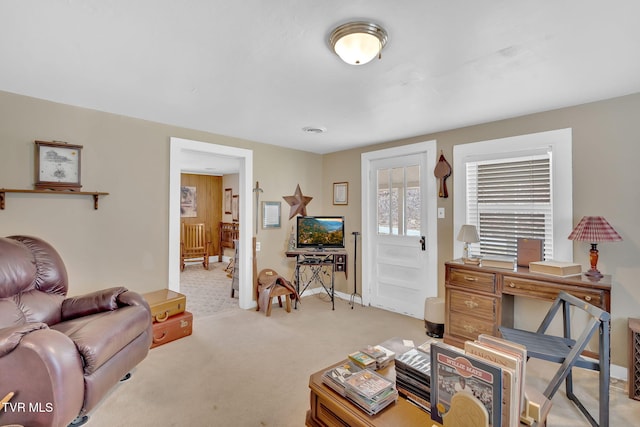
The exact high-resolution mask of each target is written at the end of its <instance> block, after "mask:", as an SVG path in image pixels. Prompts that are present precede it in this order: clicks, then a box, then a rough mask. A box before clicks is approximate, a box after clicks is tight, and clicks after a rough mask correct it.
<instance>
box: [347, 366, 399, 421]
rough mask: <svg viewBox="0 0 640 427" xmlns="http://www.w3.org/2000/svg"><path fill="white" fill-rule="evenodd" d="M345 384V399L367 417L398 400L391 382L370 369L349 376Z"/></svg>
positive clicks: (396, 392)
mask: <svg viewBox="0 0 640 427" xmlns="http://www.w3.org/2000/svg"><path fill="white" fill-rule="evenodd" d="M345 383H346V388H345V390H346V398H347V399H349V400H350V401H352V402H353V403H355V404H356V405H357V406H358V407H360V409H362V410H363V411H364V412H366V413H367V414H369V415H375V414H377V413H378V412H380V411H382V410H383V409H384V408H386V407H387V406H389V405H390V404H392V403H395V402H396V401H397V400H398V391H397V390H396V388H395V384H394V383H393V381H389V380H388V379H386V378H385V377H383V376H382V375H379V374H377V373H376V372H374V371H372V370H370V369H363V370H361V371H358V372H356V373H354V374H353V375H351V376H350V377H349V378H347V380H346V381H345Z"/></svg>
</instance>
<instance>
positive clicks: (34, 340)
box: [0, 323, 84, 427]
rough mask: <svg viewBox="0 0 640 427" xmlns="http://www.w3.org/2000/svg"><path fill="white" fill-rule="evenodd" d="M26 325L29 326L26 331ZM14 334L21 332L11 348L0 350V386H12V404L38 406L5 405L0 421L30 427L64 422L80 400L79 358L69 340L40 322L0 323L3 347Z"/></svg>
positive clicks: (77, 406)
mask: <svg viewBox="0 0 640 427" xmlns="http://www.w3.org/2000/svg"><path fill="white" fill-rule="evenodd" d="M30 327H31V328H35V329H33V330H31V331H30V332H26V331H27V330H28V329H29V328H30ZM16 334H18V335H20V334H22V339H21V340H20V341H19V342H18V343H17V344H16V345H15V346H14V348H13V350H12V351H10V352H8V353H6V354H4V355H2V356H0V372H2V378H1V379H0V383H1V384H2V387H3V391H5V390H6V391H13V392H15V396H14V397H13V399H11V402H12V403H13V404H15V405H18V404H23V405H24V407H26V408H29V407H30V405H31V407H37V408H41V409H42V410H41V411H26V412H25V411H19V410H15V409H14V410H12V409H11V408H10V407H5V408H4V410H3V411H2V413H1V415H0V422H2V425H5V424H19V425H26V426H31V427H51V426H66V425H68V424H69V423H70V422H71V421H72V420H73V419H74V418H75V417H76V416H77V415H78V414H79V412H80V410H81V408H82V403H83V400H84V378H83V371H82V360H81V358H80V354H79V353H78V350H77V349H76V346H75V344H74V343H73V341H71V340H70V339H69V338H68V337H67V336H65V335H64V334H62V333H61V332H58V331H56V330H53V329H49V328H47V326H46V324H43V323H31V324H25V325H22V326H16V327H10V328H4V329H1V330H0V335H1V336H2V338H0V341H2V343H3V344H2V345H3V346H4V348H7V347H8V343H9V342H11V341H12V338H10V337H13V338H15V337H16ZM6 391H5V392H6ZM3 394H4V393H3Z"/></svg>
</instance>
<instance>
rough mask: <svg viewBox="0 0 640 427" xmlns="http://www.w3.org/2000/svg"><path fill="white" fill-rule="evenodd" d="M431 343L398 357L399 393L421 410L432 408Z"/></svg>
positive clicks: (397, 383)
mask: <svg viewBox="0 0 640 427" xmlns="http://www.w3.org/2000/svg"><path fill="white" fill-rule="evenodd" d="M430 348H431V341H427V342H426V343H424V344H422V345H420V346H418V347H417V348H412V349H410V350H408V351H406V352H404V353H402V354H400V355H398V356H396V360H395V364H396V387H397V388H398V393H399V394H400V395H401V396H402V397H404V398H406V399H407V400H408V401H410V402H412V403H414V404H415V405H416V406H418V407H420V408H421V409H423V410H425V411H427V412H429V411H430V408H431V354H430Z"/></svg>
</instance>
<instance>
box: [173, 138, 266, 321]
mask: <svg viewBox="0 0 640 427" xmlns="http://www.w3.org/2000/svg"><path fill="white" fill-rule="evenodd" d="M194 153H200V154H201V157H202V158H206V159H207V160H206V161H207V162H209V163H210V166H211V167H214V166H215V164H216V161H220V160H222V161H224V162H228V160H230V159H233V160H234V161H237V168H238V170H237V171H236V172H237V173H238V174H239V190H238V193H239V197H240V200H242V201H243V202H242V203H240V211H239V213H238V216H239V227H240V236H239V242H240V247H239V258H240V259H243V260H247V262H244V263H240V265H239V269H238V272H239V288H240V289H239V306H240V308H242V309H248V308H252V306H255V301H253V292H252V283H253V276H252V275H253V273H252V264H253V255H252V253H253V251H252V237H253V235H252V227H251V224H252V223H253V222H252V216H253V214H252V212H253V203H252V197H251V195H252V188H251V182H252V180H253V151H252V150H247V149H243V148H236V147H229V146H225V145H217V144H210V143H207V142H201V141H193V140H188V139H183V138H175V137H171V140H170V160H169V163H170V166H169V252H168V256H169V262H168V264H169V289H171V290H174V291H176V292H179V291H180V250H179V248H180V176H181V173H182V172H183V171H184V172H190V173H191V172H193V165H191V164H189V161H190V160H189V159H191V158H192V156H193V154H194Z"/></svg>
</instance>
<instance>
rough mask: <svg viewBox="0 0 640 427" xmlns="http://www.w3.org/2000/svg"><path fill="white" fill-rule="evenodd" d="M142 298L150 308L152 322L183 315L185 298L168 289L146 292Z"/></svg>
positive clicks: (185, 305)
mask: <svg viewBox="0 0 640 427" xmlns="http://www.w3.org/2000/svg"><path fill="white" fill-rule="evenodd" d="M142 296H143V297H144V299H145V300H147V303H149V307H151V317H152V318H153V320H154V322H164V321H165V320H167V319H168V318H169V317H171V316H175V315H176V314H180V313H183V312H184V311H185V309H186V307H187V297H186V296H185V295H183V294H181V293H179V292H174V291H171V290H169V289H160V290H159V291H153V292H148V293H146V294H143V295H142Z"/></svg>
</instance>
